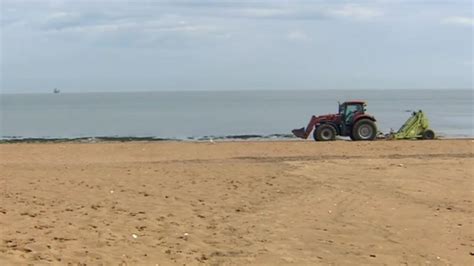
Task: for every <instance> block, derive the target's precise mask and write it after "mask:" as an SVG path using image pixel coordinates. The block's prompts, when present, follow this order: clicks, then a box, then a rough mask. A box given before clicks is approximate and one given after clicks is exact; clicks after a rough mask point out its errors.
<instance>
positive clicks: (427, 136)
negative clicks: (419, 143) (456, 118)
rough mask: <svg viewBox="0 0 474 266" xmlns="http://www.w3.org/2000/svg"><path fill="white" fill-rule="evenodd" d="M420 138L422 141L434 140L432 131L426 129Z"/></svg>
mask: <svg viewBox="0 0 474 266" xmlns="http://www.w3.org/2000/svg"><path fill="white" fill-rule="evenodd" d="M422 138H423V139H434V138H435V133H434V131H433V130H431V129H427V130H425V131H424V132H423V135H422Z"/></svg>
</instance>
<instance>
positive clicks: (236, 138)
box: [0, 135, 474, 145]
mask: <svg viewBox="0 0 474 266" xmlns="http://www.w3.org/2000/svg"><path fill="white" fill-rule="evenodd" d="M402 140H407V141H426V140H422V139H402ZM434 140H435V141H441V140H474V136H462V137H461V136H460V137H444V136H440V137H436V138H435V139H434ZM210 141H211V142H214V141H215V142H301V141H313V142H314V140H313V139H312V138H311V137H308V139H300V138H296V137H294V136H290V135H288V136H277V135H269V136H260V135H232V136H225V137H208V136H205V137H199V138H184V139H179V138H156V137H78V138H5V139H0V145H1V144H17V143H91V144H92V143H124V142H132V143H133V142H184V143H201V142H210ZM335 141H337V142H339V141H351V140H350V139H349V138H345V137H337V138H336V140H335ZM373 141H397V142H398V141H400V140H388V139H384V138H378V139H376V140H373Z"/></svg>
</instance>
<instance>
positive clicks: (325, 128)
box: [313, 124, 336, 141]
mask: <svg viewBox="0 0 474 266" xmlns="http://www.w3.org/2000/svg"><path fill="white" fill-rule="evenodd" d="M313 137H314V140H316V141H330V140H335V139H336V129H335V128H334V127H333V126H331V125H329V124H322V125H319V126H318V127H317V128H316V129H315V130H314V133H313Z"/></svg>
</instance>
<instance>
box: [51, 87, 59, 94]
mask: <svg viewBox="0 0 474 266" xmlns="http://www.w3.org/2000/svg"><path fill="white" fill-rule="evenodd" d="M60 92H61V91H60V90H59V89H57V88H56V89H54V91H53V93H54V94H58V93H60Z"/></svg>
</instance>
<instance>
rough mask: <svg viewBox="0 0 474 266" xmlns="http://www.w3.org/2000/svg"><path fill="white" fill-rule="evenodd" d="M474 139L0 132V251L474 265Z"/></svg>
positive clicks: (115, 259)
mask: <svg viewBox="0 0 474 266" xmlns="http://www.w3.org/2000/svg"><path fill="white" fill-rule="evenodd" d="M473 145H474V143H473V141H472V140H442V141H392V142H390V141H376V142H348V141H336V142H331V143H316V142H311V141H307V142H304V141H294V142H293V141H289V142H226V143H222V142H220V143H215V144H212V143H179V142H163V143H157V142H135V143H133V142H131V143H100V144H81V143H56V144H3V145H0V177H1V179H0V182H1V183H0V184H1V197H0V199H1V206H0V226H1V243H0V263H1V264H2V265H7V264H16V263H58V264H65V263H69V262H70V263H86V264H97V263H106V264H115V265H116V264H118V263H121V262H123V263H126V264H129V265H136V264H149V265H155V264H160V265H169V264H180V265H183V264H201V263H202V264H226V265H229V264H239V265H242V264H268V265H276V264H297V265H303V264H306V265H309V264H311V265H315V264H338V265H340V264H346V265H351V264H389V265H400V264H429V263H431V264H435V265H437V264H438V265H445V264H453V265H474V256H473V255H474V230H473V229H474V227H473V200H474V199H473V189H474V187H473V186H474V183H473V181H474V176H473V166H474V160H473V158H474V157H473V147H474V146H473Z"/></svg>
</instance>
